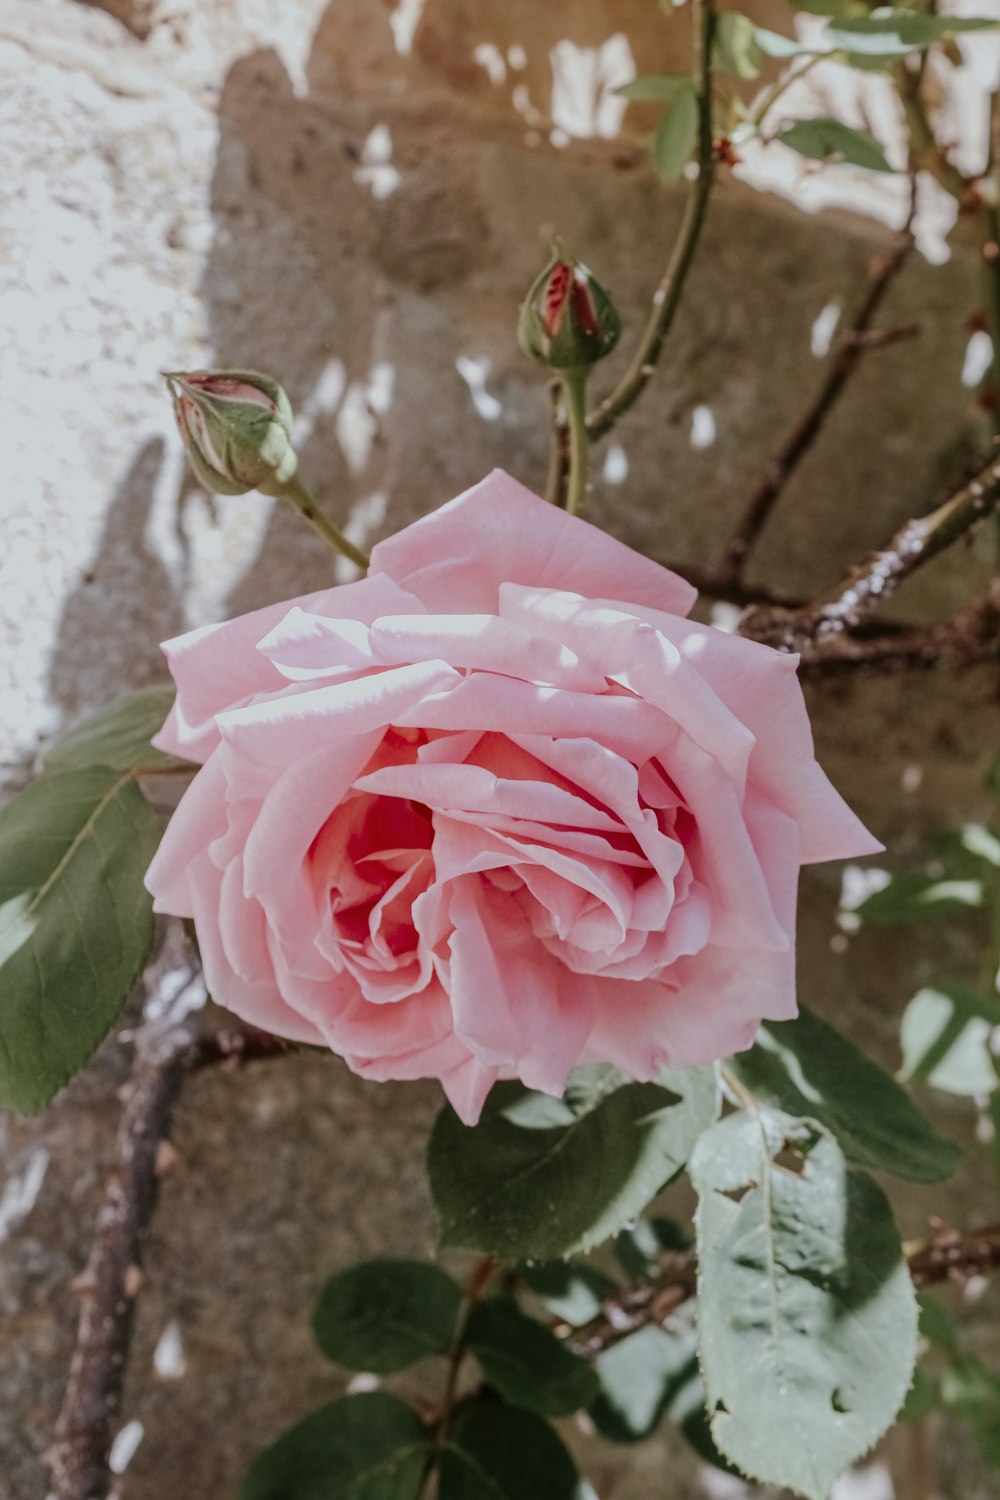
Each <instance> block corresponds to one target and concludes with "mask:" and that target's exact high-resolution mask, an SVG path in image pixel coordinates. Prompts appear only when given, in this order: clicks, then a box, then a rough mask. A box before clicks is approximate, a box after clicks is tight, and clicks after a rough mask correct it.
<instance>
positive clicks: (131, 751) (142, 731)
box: [45, 688, 195, 771]
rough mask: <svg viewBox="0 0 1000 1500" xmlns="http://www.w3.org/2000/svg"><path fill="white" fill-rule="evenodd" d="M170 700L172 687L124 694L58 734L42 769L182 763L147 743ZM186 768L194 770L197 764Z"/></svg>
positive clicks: (154, 766)
mask: <svg viewBox="0 0 1000 1500" xmlns="http://www.w3.org/2000/svg"><path fill="white" fill-rule="evenodd" d="M173 701H174V692H173V688H144V689H142V690H141V691H139V692H136V693H124V694H123V695H122V696H121V697H120V698H115V699H114V700H113V701H112V702H111V703H106V704H105V705H104V707H103V708H99V709H98V710H97V712H96V713H93V714H91V715H90V716H89V718H86V719H84V720H83V723H82V724H77V725H76V726H75V727H74V728H73V729H71V730H69V732H68V733H67V734H64V735H61V736H60V738H59V739H58V740H56V742H55V744H54V745H53V746H52V748H51V749H50V750H49V751H48V752H47V753H46V756H45V766H46V769H47V770H49V771H73V770H77V769H78V768H79V767H81V766H110V767H111V769H112V770H114V771H131V770H134V769H135V768H136V767H137V766H148V767H149V768H150V769H153V770H156V769H159V768H162V767H165V766H178V767H180V766H185V765H186V762H184V761H179V760H175V759H174V757H173V756H172V755H165V754H164V752H163V751H162V750H154V749H153V747H152V745H151V744H150V743H149V741H150V738H151V737H152V736H153V735H154V734H156V733H157V731H158V730H160V729H162V728H163V721H164V719H165V718H166V717H167V714H168V713H169V712H170V706H171V704H172V703H173ZM189 769H190V770H192V771H193V770H194V769H195V767H194V766H191V767H190V768H189Z"/></svg>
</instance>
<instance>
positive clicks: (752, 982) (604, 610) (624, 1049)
mask: <svg viewBox="0 0 1000 1500" xmlns="http://www.w3.org/2000/svg"><path fill="white" fill-rule="evenodd" d="M694 598H695V594H694V590H693V589H692V588H691V587H690V586H689V585H688V584H687V583H685V582H684V581H683V579H681V578H678V577H677V576H676V575H675V574H673V573H669V572H667V571H666V570H665V569H663V568H661V567H660V566H658V564H656V563H653V562H651V561H649V560H648V559H647V558H644V557H641V556H639V555H638V554H637V553H635V552H633V551H631V550H630V549H629V548H627V547H625V546H623V545H622V544H621V543H619V542H616V541H614V540H613V539H612V538H611V537H609V536H607V535H605V534H604V533H603V532H601V531H599V530H597V528H596V527H593V526H590V525H588V524H587V523H586V522H584V521H582V520H578V519H576V518H574V517H571V516H568V515H566V514H565V513H564V512H563V511H561V510H558V509H556V508H555V507H554V506H551V505H549V504H546V503H545V502H544V501H541V500H539V499H538V498H537V497H536V496H535V495H532V494H531V493H530V492H529V491H528V490H526V489H524V488H523V487H522V486H521V485H519V484H517V483H516V482H515V481H514V480H513V479H511V478H509V477H508V476H507V475H506V474H503V473H501V472H499V471H497V472H495V473H493V474H492V475H490V477H489V478H488V479H486V480H484V481H483V482H482V483H481V484H478V485H476V486H475V487H474V488H473V489H471V490H469V491H467V492H466V493H465V494H463V495H460V496H459V497H458V499H457V500H453V501H452V502H451V503H450V504H448V505H445V506H444V507H443V508H442V509H440V510H438V511H436V512H435V513H434V514H432V515H430V516H428V517H426V518H425V519H424V520H421V521H418V522H417V523H416V524H415V525H413V526H409V527H407V529H406V530H405V531H402V532H400V533H399V534H398V535H397V536H394V537H391V538H389V540H388V541H384V542H380V543H379V545H378V546H377V547H376V548H375V551H374V554H373V557H372V567H371V572H370V574H369V576H368V577H367V578H366V579H364V580H362V581H361V582H358V583H352V584H347V585H344V586H342V587H339V588H330V589H324V590H322V591H320V592H319V593H315V594H309V595H306V596H305V597H304V598H301V599H296V600H291V601H289V602H287V603H283V604H276V605H272V606H269V607H268V608H266V609H261V610H257V611H255V612H254V613H253V614H249V615H243V616H242V617H241V618H239V619H236V620H231V621H229V622H228V623H226V624H222V625H213V626H208V627H206V628H204V629H201V630H195V631H192V632H191V633H190V634H188V635H184V636H181V637H180V638H179V639H177V640H174V641H170V642H168V643H167V644H166V646H165V647H164V650H165V652H166V655H167V659H168V661H169V664H170V670H171V672H172V674H173V676H174V679H175V681H176V684H177V698H176V702H175V704H174V707H173V709H172V711H171V713H170V716H169V718H168V720H167V722H166V724H165V726H164V728H163V729H162V730H161V732H160V734H159V735H158V736H157V738H156V740H155V742H154V743H155V744H157V745H158V746H159V747H160V748H161V749H163V750H166V751H170V752H172V753H174V754H175V755H179V756H183V757H186V758H187V759H189V760H194V761H198V762H201V763H202V768H201V770H200V771H199V772H198V774H197V776H196V777H195V779H194V781H193V783H192V785H191V786H190V788H189V789H188V791H187V792H186V794H185V796H184V797H183V799H182V801H181V803H180V805H179V807H178V809H177V811H176V813H175V814H174V817H173V819H172V821H171V823H170V826H169V828H168V830H167V833H166V836H165V838H164V840H163V843H162V845H161V847H160V850H159V852H158V854H157V856H156V858H155V859H154V861H153V864H152V865H151V867H150V870H149V873H148V876H147V884H148V886H149V889H150V890H151V891H152V893H153V895H154V896H155V898H156V909H157V910H158V911H161V912H170V913H173V914H174V915H175V916H183V917H191V918H193V920H194V923H195V927H196V930H197V934H198V940H199V943H200V945H201V951H202V956H203V959H204V964H205V973H206V978H207V982H208V985H209V987H210V990H211V992H212V994H213V996H214V998H215V999H216V1000H217V1001H219V1002H220V1003H221V1004H222V1005H225V1006H228V1007H229V1009H230V1010H233V1011H235V1012H236V1013H237V1014H238V1015H240V1016H242V1017H243V1018H244V1019H245V1020H247V1021H250V1022H253V1023H254V1024H255V1025H257V1026H260V1027H263V1028H265V1029H266V1030H268V1031H270V1032H274V1033H277V1034H278V1035H280V1036H287V1037H290V1038H292V1039H294V1040H296V1041H301V1042H310V1043H313V1044H316V1045H320V1046H325V1047H329V1048H331V1049H332V1050H333V1051H334V1052H337V1053H339V1054H340V1055H341V1056H342V1057H343V1058H344V1059H345V1060H346V1061H347V1063H348V1065H349V1066H350V1067H351V1068H352V1069H353V1070H354V1071H355V1072H356V1073H359V1074H361V1075H362V1076H363V1077H366V1078H376V1079H388V1078H396V1079H401V1078H438V1079H440V1081H441V1084H442V1086H443V1087H444V1090H445V1092H446V1093H447V1096H448V1098H449V1099H450V1100H451V1103H452V1104H453V1106H454V1107H455V1109H456V1110H457V1112H458V1114H459V1115H460V1116H461V1118H462V1119H463V1120H465V1121H467V1122H470V1123H471V1122H474V1121H475V1120H476V1119H477V1117H478V1115H479V1112H480V1110H481V1108H482V1104H483V1100H484V1099H485V1097H486V1094H487V1093H488V1091H489V1089H490V1087H491V1086H492V1084H493V1083H494V1081H495V1080H496V1079H498V1078H520V1079H521V1080H522V1081H523V1082H524V1083H525V1084H526V1085H527V1086H528V1087H530V1088H533V1089H541V1090H544V1091H545V1092H548V1093H552V1094H559V1093H561V1092H562V1090H563V1087H564V1084H565V1080H566V1074H567V1072H568V1071H569V1069H570V1068H572V1067H574V1066H575V1065H576V1064H579V1063H593V1062H605V1063H612V1064H614V1065H615V1066H616V1067H618V1068H620V1069H621V1070H622V1071H624V1072H625V1073H627V1074H629V1075H630V1076H632V1077H633V1078H636V1079H650V1078H653V1077H654V1076H655V1075H656V1073H657V1071H658V1069H659V1068H660V1067H661V1066H662V1065H664V1064H666V1065H668V1066H671V1067H678V1066H684V1065H687V1064H693V1063H704V1062H708V1061H710V1060H712V1059H714V1058H718V1057H722V1056H725V1055H727V1054H729V1053H731V1052H734V1051H738V1050H739V1049H741V1048H744V1047H747V1046H749V1045H750V1043H751V1041H752V1039H753V1036H754V1033H755V1031H756V1030H757V1027H758V1025H759V1024H760V1022H761V1020H762V1019H770V1020H784V1019H787V1018H789V1017H791V1016H793V1015H794V1014H795V900H796V887H797V883H798V874H799V867H800V865H802V864H806V863H810V862H812V861H817V860H827V859H841V858H845V857H848V856H857V855H864V854H869V853H872V852H874V851H875V850H877V849H878V848H879V847H880V846H879V845H878V844H877V843H876V842H875V840H874V839H872V838H871V836H870V835H869V834H868V833H867V832H866V831H865V829H864V828H863V826H862V825H861V824H860V823H859V822H858V820H857V818H856V817H855V816H854V814H853V813H852V812H850V810H849V809H848V808H847V806H846V805H845V803H844V802H843V801H842V800H841V798H840V797H839V796H838V794H837V793H836V792H835V791H834V790H833V788H832V787H831V785H830V783H829V782H828V781H827V779H826V777H825V775H824V774H823V772H822V771H821V770H820V768H819V766H818V765H817V764H816V761H815V758H814V755H813V746H812V738H811V735H810V731H809V723H808V719H807V715H806V710H805V705H804V703H803V699H802V693H801V690H800V688H799V684H798V680H797V678H796V671H795V669H796V658H795V657H793V656H787V655H782V654H780V653H778V652H776V651H773V650H771V649H770V648H769V647H766V646H761V645H758V644H756V643H755V642H752V641H747V640H742V639H740V638H739V637H736V636H732V635H728V634H724V633H722V632H721V631H718V630H714V629H711V628H710V627H707V626H704V625H697V624H693V623H691V622H690V621H689V620H687V619H685V616H686V615H687V613H688V611H689V609H690V608H691V605H692V604H693V602H694Z"/></svg>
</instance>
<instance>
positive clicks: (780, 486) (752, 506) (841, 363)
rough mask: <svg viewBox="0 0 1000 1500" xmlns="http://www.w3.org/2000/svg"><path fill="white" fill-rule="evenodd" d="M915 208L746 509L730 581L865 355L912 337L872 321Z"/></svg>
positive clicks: (730, 554) (734, 539) (725, 573)
mask: <svg viewBox="0 0 1000 1500" xmlns="http://www.w3.org/2000/svg"><path fill="white" fill-rule="evenodd" d="M915 209H916V191H915V190H914V192H913V195H912V198H911V204H910V213H909V216H908V218H907V221H906V224H905V226H904V228H903V229H901V230H900V231H899V233H898V234H895V235H893V237H892V239H891V240H890V241H889V243H888V245H887V246H886V247H885V249H884V250H883V251H882V253H881V254H880V255H878V256H876V257H875V259H874V260H873V261H872V262H871V264H870V266H869V268H868V289H867V291H866V293H865V296H864V298H863V300H862V302H861V304H860V306H859V308H858V310H857V312H856V313H855V316H854V318H853V319H852V321H851V324H850V327H849V328H848V329H847V330H846V331H845V332H844V333H843V334H842V335H841V337H840V339H839V340H838V342H837V345H836V348H835V351H834V355H833V358H832V359H831V361H830V364H829V366H828V368H827V372H826V375H825V376H824V378H823V381H822V384H821V385H820V387H819V390H818V391H817V392H816V394H815V396H814V397H813V399H812V401H811V402H810V404H809V406H808V407H807V408H806V410H805V412H804V413H803V414H802V416H801V417H800V418H799V420H798V421H797V422H796V424H795V426H794V427H793V428H792V430H791V432H790V433H789V434H788V436H787V438H786V439H785V441H784V443H783V444H782V446H781V447H780V448H779V450H778V452H777V453H776V454H775V455H774V457H773V458H772V459H771V461H770V463H769V464H768V465H767V467H766V468H765V470H764V472H763V474H762V475H761V476H760V478H759V479H758V481H757V484H756V486H755V487H754V490H753V492H752V494H751V495H750V498H749V500H748V501H747V503H746V506H745V508H744V511H743V514H742V516H741V517H740V520H739V522H738V524H737V526H736V529H735V530H734V532H733V534H732V536H731V537H730V539H729V542H728V543H727V545H726V550H725V553H724V555H723V559H722V565H721V567H720V569H719V575H720V578H721V579H722V580H724V581H725V582H727V583H738V582H739V580H740V579H741V577H742V573H743V568H744V565H745V563H746V560H747V557H748V555H749V553H750V551H751V549H752V547H753V545H754V543H755V542H756V541H757V539H758V537H759V536H760V534H761V532H762V531H763V529H764V527H765V526H766V524H767V522H768V520H769V518H770V516H771V512H772V511H773V509H774V507H775V505H776V504H777V502H778V499H779V498H780V496H781V495H782V493H783V492H784V490H785V487H786V486H787V484H788V482H789V480H790V479H791V478H792V476H793V474H795V472H796V470H797V469H798V467H799V465H800V464H801V462H802V460H803V459H804V458H805V456H806V454H807V453H808V452H809V450H810V448H811V447H812V446H813V444H814V443H815V441H816V439H817V437H818V436H819V434H820V432H821V431H822V429H823V426H824V425H825V423H826V420H827V418H828V417H829V415H830V413H831V412H832V410H833V408H834V407H835V405H836V404H837V401H838V400H839V399H840V396H841V395H842V393H843V391H844V387H845V386H846V385H847V383H848V381H849V380H850V379H851V377H852V375H853V374H854V373H855V371H856V370H857V368H858V366H859V365H860V363H861V360H862V357H863V355H865V354H866V353H868V352H869V351H871V350H873V349H878V348H884V347H885V346H886V345H887V344H891V343H895V342H898V340H899V339H901V338H911V337H913V335H914V334H916V333H917V332H918V330H917V329H916V328H915V327H907V328H892V329H874V328H872V322H873V320H874V317H875V314H876V313H877V312H878V310H879V308H880V307H881V305H882V302H883V301H884V299H885V295H886V293H887V292H888V290H889V287H890V286H891V285H892V282H893V280H894V279H895V277H896V276H897V275H898V273H899V272H900V270H901V269H902V267H903V265H904V263H905V261H906V258H907V256H908V255H909V253H910V250H911V249H912V248H913V229H912V224H913V216H914V212H915Z"/></svg>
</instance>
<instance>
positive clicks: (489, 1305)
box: [465, 1298, 597, 1417]
mask: <svg viewBox="0 0 1000 1500" xmlns="http://www.w3.org/2000/svg"><path fill="white" fill-rule="evenodd" d="M465 1341H466V1343H467V1344H468V1347H469V1349H470V1350H471V1351H472V1353H473V1354H474V1355H475V1357H476V1359H477V1360H478V1361H479V1365H480V1368H481V1369H482V1372H483V1374H484V1375H485V1377H486V1379H487V1381H488V1382H489V1384H490V1385H491V1386H493V1387H494V1389H496V1390H498V1391H499V1392H500V1394H501V1396H504V1397H505V1398H506V1399H507V1400H508V1401H509V1402H510V1403H511V1405H512V1406H524V1407H527V1408H528V1410H529V1411H534V1412H537V1413H538V1415H539V1416H540V1417H568V1416H569V1414H570V1413H571V1412H574V1411H579V1410H580V1408H581V1406H586V1405H587V1404H588V1402H589V1401H591V1400H592V1399H593V1397H594V1394H595V1392H596V1390H597V1377H596V1375H595V1374H594V1372H593V1370H592V1369H591V1368H590V1366H589V1365H588V1364H585V1363H584V1361H583V1360H582V1359H578V1358H577V1356H576V1355H575V1354H573V1353H571V1352H570V1350H569V1349H567V1347H566V1345H565V1344H564V1343H563V1342H562V1341H561V1340H560V1339H557V1338H556V1336H555V1334H553V1333H550V1332H549V1330H548V1329H547V1328H543V1327H542V1325H541V1323H537V1322H536V1321H535V1319H534V1318H529V1317H528V1316H527V1315H526V1314H525V1313H523V1312H521V1311H520V1310H519V1309H518V1308H517V1307H515V1305H514V1303H513V1302H505V1301H501V1300H500V1299H497V1298H492V1299H490V1301H488V1302H478V1303H477V1304H476V1306H475V1307H474V1308H473V1309H472V1312H471V1313H470V1314H469V1319H468V1322H467V1323H466V1325H465Z"/></svg>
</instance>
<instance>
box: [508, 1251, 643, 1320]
mask: <svg viewBox="0 0 1000 1500" xmlns="http://www.w3.org/2000/svg"><path fill="white" fill-rule="evenodd" d="M517 1274H518V1276H519V1277H520V1279H521V1280H522V1281H523V1282H524V1285H525V1286H526V1287H527V1289H528V1291H529V1292H531V1293H532V1295H533V1296H535V1297H537V1298H538V1300H539V1302H542V1303H544V1305H545V1306H546V1307H547V1308H548V1310H549V1312H550V1313H551V1314H552V1316H553V1317H555V1318H561V1319H562V1321H563V1322H564V1323H568V1324H569V1325H570V1327H571V1328H580V1327H581V1326H582V1325H583V1324H584V1323H589V1322H590V1320H591V1318H596V1317H597V1314H598V1313H599V1312H600V1310H601V1303H602V1302H603V1301H604V1300H605V1298H607V1297H612V1296H614V1294H615V1292H617V1291H618V1286H617V1285H616V1283H615V1282H613V1281H612V1280H611V1277H610V1276H605V1275H604V1274H603V1272H601V1271H595V1270H594V1268H593V1266H587V1265H584V1264H583V1263H582V1261H578V1260H551V1261H548V1262H547V1263H546V1264H545V1265H523V1266H518V1268H517Z"/></svg>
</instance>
